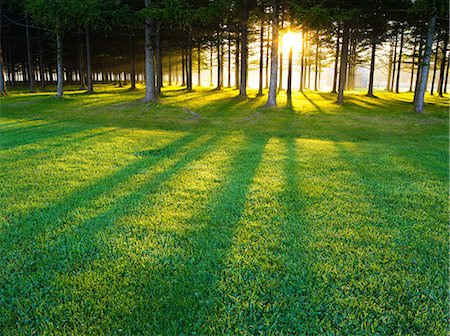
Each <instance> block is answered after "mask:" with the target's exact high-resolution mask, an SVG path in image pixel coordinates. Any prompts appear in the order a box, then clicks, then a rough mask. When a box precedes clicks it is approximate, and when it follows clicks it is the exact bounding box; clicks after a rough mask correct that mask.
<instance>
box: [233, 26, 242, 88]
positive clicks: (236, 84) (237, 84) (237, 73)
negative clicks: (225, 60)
mask: <svg viewBox="0 0 450 336" xmlns="http://www.w3.org/2000/svg"><path fill="white" fill-rule="evenodd" d="M240 55H241V46H240V36H239V32H237V33H236V52H235V62H236V67H235V72H234V76H235V82H234V83H235V86H236V89H238V90H239V87H240V76H239V73H240V64H239V57H240Z"/></svg>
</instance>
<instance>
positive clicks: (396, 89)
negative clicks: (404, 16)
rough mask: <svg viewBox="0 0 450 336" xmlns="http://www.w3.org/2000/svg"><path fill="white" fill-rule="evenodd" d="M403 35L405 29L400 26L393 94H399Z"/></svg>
mask: <svg viewBox="0 0 450 336" xmlns="http://www.w3.org/2000/svg"><path fill="white" fill-rule="evenodd" d="M404 34H405V28H404V27H403V26H402V30H401V32H400V51H399V53H398V64H397V80H396V84H395V93H399V92H400V72H401V69H402V54H403V36H404Z"/></svg>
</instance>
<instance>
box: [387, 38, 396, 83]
mask: <svg viewBox="0 0 450 336" xmlns="http://www.w3.org/2000/svg"><path fill="white" fill-rule="evenodd" d="M397 46H398V34H397V32H395V46H394V61H393V66H392V79H391V86H390V88H389V91H393V89H394V82H395V74H396V73H395V71H396V69H397Z"/></svg>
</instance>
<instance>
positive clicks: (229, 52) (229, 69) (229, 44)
mask: <svg viewBox="0 0 450 336" xmlns="http://www.w3.org/2000/svg"><path fill="white" fill-rule="evenodd" d="M227 52H228V71H227V76H228V83H227V87H229V88H230V87H231V31H228V50H227Z"/></svg>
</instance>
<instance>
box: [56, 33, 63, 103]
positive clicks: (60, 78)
mask: <svg viewBox="0 0 450 336" xmlns="http://www.w3.org/2000/svg"><path fill="white" fill-rule="evenodd" d="M62 48H63V47H62V38H61V32H60V31H57V33H56V63H57V68H58V72H57V83H56V89H57V90H56V91H57V93H56V96H57V97H59V98H62V96H63V94H64V72H63V57H62V53H63V49H62Z"/></svg>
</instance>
